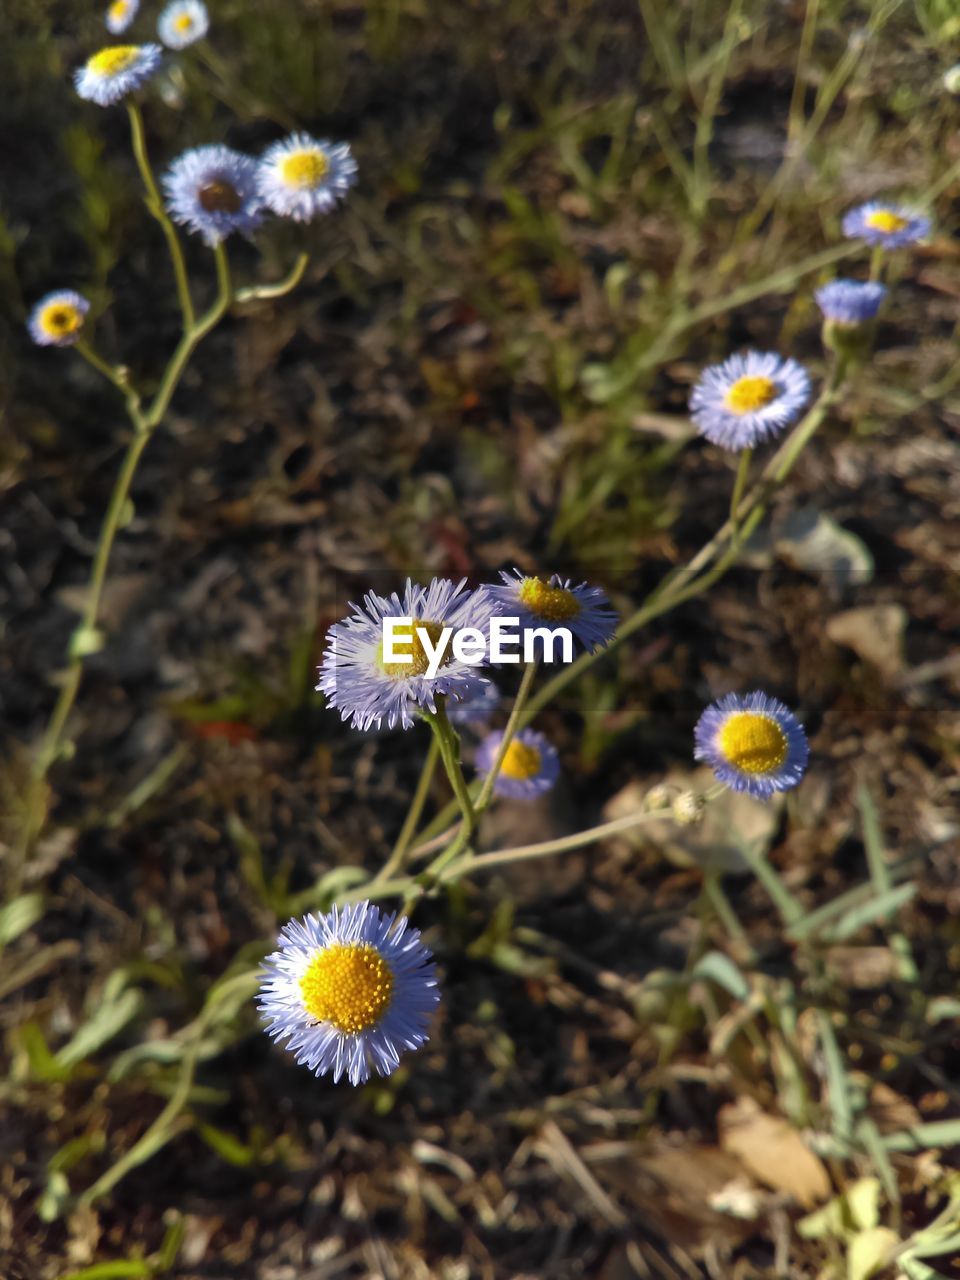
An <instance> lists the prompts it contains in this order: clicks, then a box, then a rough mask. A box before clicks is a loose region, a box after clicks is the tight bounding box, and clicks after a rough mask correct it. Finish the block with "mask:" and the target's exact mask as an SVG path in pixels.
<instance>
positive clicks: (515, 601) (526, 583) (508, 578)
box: [488, 569, 617, 658]
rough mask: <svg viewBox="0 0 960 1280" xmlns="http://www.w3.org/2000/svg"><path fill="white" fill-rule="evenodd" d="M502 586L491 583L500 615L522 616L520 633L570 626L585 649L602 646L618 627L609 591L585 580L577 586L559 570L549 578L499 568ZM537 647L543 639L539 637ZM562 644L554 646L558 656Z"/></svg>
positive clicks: (548, 630)
mask: <svg viewBox="0 0 960 1280" xmlns="http://www.w3.org/2000/svg"><path fill="white" fill-rule="evenodd" d="M500 577H501V578H502V579H503V585H502V586H495V587H489V588H488V590H489V592H490V594H491V596H492V597H493V599H494V601H495V602H496V611H497V613H498V614H499V616H500V617H505V618H519V619H520V628H521V634H526V633H528V632H533V631H547V632H553V631H558V630H560V629H561V628H565V629H567V630H568V631H569V632H570V634H571V635H572V636H573V638H574V640H576V641H577V642H578V643H579V644H581V645H582V646H583V647H584V649H599V648H601V647H602V646H603V645H605V644H607V643H608V641H609V640H610V637H611V636H612V635H613V633H614V631H616V629H617V615H616V613H615V612H614V610H613V609H612V608H611V605H610V601H609V600H608V599H607V596H606V594H605V593H604V592H603V591H601V589H600V588H599V587H591V586H588V585H587V584H586V583H585V582H581V583H579V584H578V585H577V586H574V585H573V583H572V582H571V580H570V579H569V578H562V577H561V576H560V575H559V574H558V573H555V574H553V576H552V577H551V578H550V579H549V580H547V579H545V578H538V577H535V576H530V575H527V574H524V573H522V572H521V571H520V570H519V569H514V570H513V572H512V573H507V572H505V571H503V570H501V572H500ZM538 647H539V648H541V649H542V648H544V647H545V645H544V641H543V640H541V639H539V637H538ZM559 653H560V649H559V646H554V647H553V654H554V656H555V658H556V657H557V656H559Z"/></svg>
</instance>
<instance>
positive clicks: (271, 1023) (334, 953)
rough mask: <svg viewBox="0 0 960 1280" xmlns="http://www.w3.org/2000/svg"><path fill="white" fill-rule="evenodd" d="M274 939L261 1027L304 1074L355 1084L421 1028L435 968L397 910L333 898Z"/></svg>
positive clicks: (423, 1035) (430, 1006)
mask: <svg viewBox="0 0 960 1280" xmlns="http://www.w3.org/2000/svg"><path fill="white" fill-rule="evenodd" d="M394 921H396V924H394ZM277 945H278V946H279V948H280V950H279V951H274V952H273V954H272V955H269V956H267V958H266V960H265V961H264V971H263V974H262V979H263V981H262V984H261V988H260V999H259V1001H258V1005H259V1009H260V1012H261V1014H262V1015H263V1018H264V1021H265V1022H266V1024H267V1027H266V1030H267V1034H268V1035H270V1036H272V1037H273V1039H274V1040H276V1041H277V1043H278V1044H279V1043H281V1042H282V1041H284V1040H286V1041H287V1043H286V1045H284V1048H286V1049H289V1050H290V1052H291V1053H293V1054H295V1055H296V1059H297V1062H300V1063H303V1064H304V1065H305V1066H308V1067H309V1068H310V1070H311V1071H312V1072H313V1073H314V1075H317V1076H322V1075H327V1074H332V1075H333V1080H334V1083H336V1082H337V1081H338V1080H339V1079H340V1077H341V1076H342V1075H344V1074H346V1076H347V1079H348V1080H349V1081H350V1083H351V1084H354V1085H357V1084H364V1083H365V1082H366V1081H367V1080H369V1078H370V1074H371V1067H372V1068H373V1069H374V1070H375V1071H376V1072H377V1074H378V1075H381V1076H388V1075H390V1073H391V1072H392V1071H394V1070H395V1069H396V1068H397V1066H398V1065H399V1062H400V1054H401V1053H402V1052H404V1051H405V1050H407V1049H419V1048H420V1046H421V1045H422V1044H424V1043H425V1042H426V1040H427V1039H428V1038H429V1037H428V1036H427V1026H428V1023H429V1019H430V1015H431V1013H432V1012H433V1010H434V1008H435V1007H436V1005H437V1004H438V1003H439V1001H440V992H439V990H438V988H437V978H436V968H435V966H434V964H433V962H432V961H433V957H432V955H431V953H430V952H429V951H428V950H427V948H426V947H425V946H424V945H423V943H422V942H421V941H420V930H419V929H413V928H410V927H409V921H408V920H407V919H406V917H405V916H401V917H400V919H399V920H397V917H396V916H395V915H388V916H384V915H381V914H380V912H379V911H378V910H377V908H376V907H374V906H372V905H371V904H370V903H369V902H358V903H355V904H354V905H353V906H348V907H342V908H341V909H340V910H339V911H338V910H337V908H336V907H334V908H333V910H332V911H330V912H329V914H327V915H322V916H313V915H309V916H306V917H305V918H304V919H303V920H291V921H290V922H289V923H288V924H286V925H284V927H283V929H282V931H281V933H280V937H279V938H278V939H277Z"/></svg>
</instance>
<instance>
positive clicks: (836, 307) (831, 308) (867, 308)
mask: <svg viewBox="0 0 960 1280" xmlns="http://www.w3.org/2000/svg"><path fill="white" fill-rule="evenodd" d="M813 296H814V297H815V298H816V300H817V306H818V307H819V308H820V310H821V311H822V312H823V317H824V319H825V320H832V321H833V322H834V324H843V325H860V324H864V323H865V322H866V321H867V320H873V319H874V318H875V316H876V314H877V312H878V311H879V310H880V304H881V303H882V302H883V300H884V298H885V297H886V296H887V290H886V286H885V285H882V284H878V283H877V282H876V281H875V280H867V281H860V280H831V281H830V283H829V284H825V285H823V286H822V288H820V289H817V290H816V292H815V293H814V295H813Z"/></svg>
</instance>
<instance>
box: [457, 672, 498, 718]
mask: <svg viewBox="0 0 960 1280" xmlns="http://www.w3.org/2000/svg"><path fill="white" fill-rule="evenodd" d="M499 705H500V690H499V689H498V688H497V686H496V685H495V684H491V682H490V681H489V680H486V681H484V683H483V684H482V685H480V687H479V688H477V689H475V690H473V692H471V693H468V694H466V695H465V696H464V697H463V698H461V699H460V701H459V702H451V703H449V704H448V706H447V719H448V720H449V721H450V723H451V724H455V725H457V726H462V725H466V724H485V723H486V722H487V721H488V720H489V719H490V717H491V716H492V715H493V713H494V711H496V709H497V707H498V706H499Z"/></svg>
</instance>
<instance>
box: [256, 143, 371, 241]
mask: <svg viewBox="0 0 960 1280" xmlns="http://www.w3.org/2000/svg"><path fill="white" fill-rule="evenodd" d="M356 180H357V162H356V161H355V160H354V158H353V156H352V155H351V154H350V147H349V146H348V145H347V143H345V142H328V141H327V140H326V139H318V138H311V137H310V135H309V134H307V133H293V134H291V135H290V137H289V138H284V139H283V141H281V142H275V143H274V144H273V146H272V147H269V148H268V149H267V151H266V152H265V153H264V155H263V157H262V158H261V160H260V168H259V173H258V182H259V185H260V194H261V195H262V196H263V199H264V202H265V203H266V204H267V205H269V207H270V208H271V209H272V210H273V212H274V213H278V214H279V215H280V217H282V218H293V220H294V221H295V222H310V221H312V219H314V218H316V217H318V216H319V215H320V214H322V213H329V212H330V210H331V209H332V208H333V207H334V205H335V204H336V203H337V201H338V200H339V199H341V198H342V197H343V196H345V195H346V194H347V192H348V191H349V190H350V188H351V187H352V186H353V184H354V183H355V182H356Z"/></svg>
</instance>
